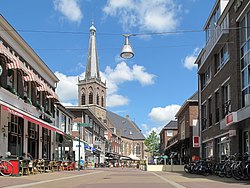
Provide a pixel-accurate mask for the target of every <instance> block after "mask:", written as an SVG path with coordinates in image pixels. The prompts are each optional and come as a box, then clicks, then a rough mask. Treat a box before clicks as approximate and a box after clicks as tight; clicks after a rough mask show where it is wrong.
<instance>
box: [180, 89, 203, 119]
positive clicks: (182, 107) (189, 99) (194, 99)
mask: <svg viewBox="0 0 250 188" xmlns="http://www.w3.org/2000/svg"><path fill="white" fill-rule="evenodd" d="M190 102H197V106H198V91H196V92H195V93H194V94H193V95H192V96H191V97H189V98H188V99H187V100H186V101H185V102H184V104H183V105H182V106H181V108H180V109H179V110H178V112H177V113H176V115H175V117H176V118H177V117H178V115H179V114H180V113H181V112H182V110H183V109H184V108H185V107H186V106H187V105H188V104H189V103H190Z"/></svg>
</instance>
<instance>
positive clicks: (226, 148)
mask: <svg viewBox="0 0 250 188" xmlns="http://www.w3.org/2000/svg"><path fill="white" fill-rule="evenodd" d="M218 149H219V158H220V160H222V159H223V158H224V157H225V156H229V155H230V139H229V137H228V136H223V137H221V138H218Z"/></svg>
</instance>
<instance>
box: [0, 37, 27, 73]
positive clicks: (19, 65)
mask: <svg viewBox="0 0 250 188" xmlns="http://www.w3.org/2000/svg"><path fill="white" fill-rule="evenodd" d="M0 53H1V54H3V55H5V56H6V57H7V58H8V59H9V62H8V63H7V67H8V69H20V70H22V71H23V72H24V73H25V74H28V71H27V69H26V68H25V66H24V64H23V62H22V61H21V60H20V59H19V57H18V56H16V55H15V54H14V52H12V53H11V52H10V50H9V48H6V47H5V46H4V45H3V42H2V41H0Z"/></svg>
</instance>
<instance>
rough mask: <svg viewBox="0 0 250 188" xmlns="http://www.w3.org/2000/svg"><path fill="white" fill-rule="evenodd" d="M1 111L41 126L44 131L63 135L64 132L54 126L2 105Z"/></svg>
mask: <svg viewBox="0 0 250 188" xmlns="http://www.w3.org/2000/svg"><path fill="white" fill-rule="evenodd" d="M2 109H3V110H6V111H7V112H9V113H11V114H13V115H15V116H19V117H21V118H23V119H26V120H28V121H30V122H32V123H35V124H38V125H40V126H42V127H43V128H46V129H49V130H52V131H55V132H57V133H59V134H62V135H64V132H63V131H61V130H60V129H58V128H57V127H54V126H52V125H50V124H47V123H45V122H42V121H41V120H39V119H37V118H35V117H30V116H29V115H25V114H23V113H21V112H18V111H16V110H14V109H11V108H9V107H7V106H4V105H2Z"/></svg>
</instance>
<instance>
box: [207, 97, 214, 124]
mask: <svg viewBox="0 0 250 188" xmlns="http://www.w3.org/2000/svg"><path fill="white" fill-rule="evenodd" d="M212 124H213V116H212V99H211V98H210V99H208V126H209V127H210V126H212Z"/></svg>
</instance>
